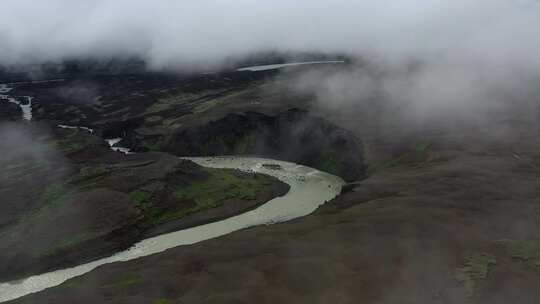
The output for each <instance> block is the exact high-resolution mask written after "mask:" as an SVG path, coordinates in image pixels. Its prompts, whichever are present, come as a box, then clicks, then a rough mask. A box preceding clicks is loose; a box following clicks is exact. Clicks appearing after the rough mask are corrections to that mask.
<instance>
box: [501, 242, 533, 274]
mask: <svg viewBox="0 0 540 304" xmlns="http://www.w3.org/2000/svg"><path fill="white" fill-rule="evenodd" d="M503 244H504V245H505V248H506V251H507V252H508V254H509V255H510V256H511V257H512V258H513V259H517V260H520V261H523V262H524V263H526V264H527V265H528V266H529V267H531V268H533V269H535V270H537V271H540V241H537V240H507V241H504V242H503Z"/></svg>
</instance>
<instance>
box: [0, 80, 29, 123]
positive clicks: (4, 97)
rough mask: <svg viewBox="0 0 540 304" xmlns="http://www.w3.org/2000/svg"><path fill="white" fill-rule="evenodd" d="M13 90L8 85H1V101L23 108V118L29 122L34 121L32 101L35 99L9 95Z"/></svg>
mask: <svg viewBox="0 0 540 304" xmlns="http://www.w3.org/2000/svg"><path fill="white" fill-rule="evenodd" d="M11 90H13V88H12V87H10V86H8V85H7V84H0V93H1V94H0V101H4V102H10V103H14V104H16V105H18V106H19V107H21V111H22V118H23V119H24V120H28V121H30V120H32V99H34V97H32V96H11V95H8V94H7V93H9V92H10V91H11Z"/></svg>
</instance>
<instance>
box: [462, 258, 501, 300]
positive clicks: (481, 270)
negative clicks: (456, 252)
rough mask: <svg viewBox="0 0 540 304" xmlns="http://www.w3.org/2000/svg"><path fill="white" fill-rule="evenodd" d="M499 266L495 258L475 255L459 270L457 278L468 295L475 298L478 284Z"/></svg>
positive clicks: (467, 259)
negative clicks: (494, 266) (494, 267)
mask: <svg viewBox="0 0 540 304" xmlns="http://www.w3.org/2000/svg"><path fill="white" fill-rule="evenodd" d="M495 264H497V259H496V258H495V256H493V255H490V254H487V253H474V254H471V255H469V256H467V257H466V258H465V263H464V265H463V266H462V267H460V268H458V269H457V270H456V273H455V278H456V279H457V280H458V281H459V282H461V283H462V284H463V285H464V287H465V290H466V291H467V294H468V295H469V296H473V295H474V293H475V291H476V289H477V288H478V284H479V283H480V282H481V281H483V280H485V279H487V277H488V275H489V271H490V268H491V267H492V266H493V265H495Z"/></svg>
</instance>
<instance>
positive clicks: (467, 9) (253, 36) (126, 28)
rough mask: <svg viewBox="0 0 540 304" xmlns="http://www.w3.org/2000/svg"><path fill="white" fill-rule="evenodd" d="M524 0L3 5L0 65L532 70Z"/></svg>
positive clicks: (122, 0)
mask: <svg viewBox="0 0 540 304" xmlns="http://www.w3.org/2000/svg"><path fill="white" fill-rule="evenodd" d="M535 2H537V1H528V0H476V1H475V0H445V1H443V0H376V1H375V0H370V1H366V0H357V1H351V0H327V1H322V0H295V1H290V0H268V1H265V0H46V1H36V0H2V3H1V4H2V17H1V18H0V64H14V63H28V62H41V61H46V60H61V59H64V58H73V57H88V56H91V57H110V56H126V55H135V56H140V57H143V58H144V59H146V60H148V61H149V63H151V64H152V65H153V66H154V67H161V66H170V65H171V64H174V65H176V66H179V67H182V66H183V65H184V66H187V65H193V64H195V65H197V64H209V63H212V64H214V63H219V62H220V61H221V60H223V59H224V58H226V57H228V56H238V55H242V54H245V53H249V52H252V51H257V50H261V49H267V48H273V49H283V50H321V51H329V52H333V51H338V52H348V53H357V54H362V55H369V56H372V57H377V58H382V59H384V60H388V61H396V62H401V61H402V60H404V59H410V58H422V59H425V58H444V60H448V61H460V62H467V61H472V62H475V64H477V65H478V64H485V65H490V66H497V67H500V68H503V67H504V68H506V67H508V66H511V67H512V68H517V69H537V68H539V67H540V55H539V54H540V38H539V37H540V4H538V3H535Z"/></svg>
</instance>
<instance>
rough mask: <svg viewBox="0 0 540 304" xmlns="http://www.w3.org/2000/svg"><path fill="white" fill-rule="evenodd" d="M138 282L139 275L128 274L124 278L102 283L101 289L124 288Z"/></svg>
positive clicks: (139, 279)
mask: <svg viewBox="0 0 540 304" xmlns="http://www.w3.org/2000/svg"><path fill="white" fill-rule="evenodd" d="M139 282H141V277H139V276H138V275H130V276H127V277H125V278H124V279H122V280H120V281H117V282H112V283H109V284H106V285H102V286H101V288H102V289H111V288H112V289H118V288H126V287H130V286H133V285H136V284H138V283H139Z"/></svg>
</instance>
